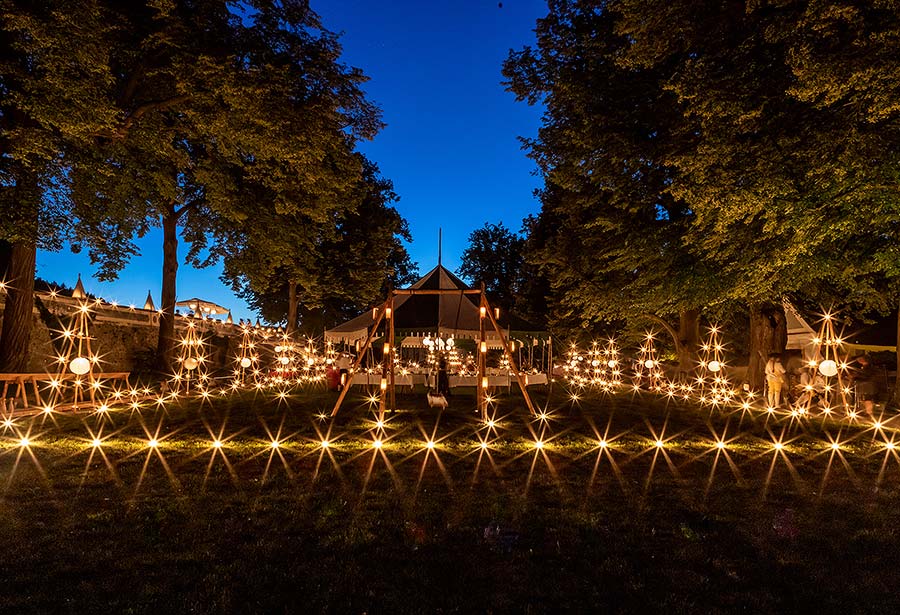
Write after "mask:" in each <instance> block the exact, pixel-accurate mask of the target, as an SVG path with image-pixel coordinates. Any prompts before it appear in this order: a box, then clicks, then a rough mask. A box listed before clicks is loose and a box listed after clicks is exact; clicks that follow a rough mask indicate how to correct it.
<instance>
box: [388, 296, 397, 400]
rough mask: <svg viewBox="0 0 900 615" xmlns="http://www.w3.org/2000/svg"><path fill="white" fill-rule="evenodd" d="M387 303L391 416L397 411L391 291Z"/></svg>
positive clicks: (392, 299) (394, 338) (392, 298)
mask: <svg viewBox="0 0 900 615" xmlns="http://www.w3.org/2000/svg"><path fill="white" fill-rule="evenodd" d="M388 303H390V306H391V307H390V310H391V315H390V317H389V319H390V321H391V322H390V326H389V329H390V338H391V352H390V353H389V354H388V361H390V368H391V381H390V384H389V385H388V386H390V387H391V414H394V412H396V411H397V397H396V394H395V391H394V356H393V355H394V353H395V350H394V347H395V344H394V342H395V341H396V337H395V334H394V320H395V319H394V292H393V291H391V298H390V300H389V302H388Z"/></svg>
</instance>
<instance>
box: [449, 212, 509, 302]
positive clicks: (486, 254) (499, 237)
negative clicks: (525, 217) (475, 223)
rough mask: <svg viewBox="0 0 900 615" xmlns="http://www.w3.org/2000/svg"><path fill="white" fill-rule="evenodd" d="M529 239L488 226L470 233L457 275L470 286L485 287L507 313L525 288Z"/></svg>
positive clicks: (489, 224) (496, 225)
mask: <svg viewBox="0 0 900 615" xmlns="http://www.w3.org/2000/svg"><path fill="white" fill-rule="evenodd" d="M524 245H525V240H524V239H523V238H522V237H520V236H519V235H517V234H516V233H513V232H512V231H511V230H509V229H508V228H506V227H505V226H503V223H502V222H501V223H499V224H491V223H489V222H488V223H485V225H484V226H483V227H481V228H479V229H475V230H474V231H472V232H471V233H469V244H468V246H466V249H465V250H464V251H463V253H462V258H461V264H460V266H459V269H457V271H456V273H457V275H459V276H460V277H461V278H463V279H464V280H467V281H468V282H469V283H470V284H473V285H475V286H478V285H480V284H484V287H485V290H487V292H488V293H489V294H490V296H491V300H492V301H494V302H496V303H497V305H499V306H500V307H501V308H503V309H504V310H509V309H511V308H512V307H513V306H514V305H515V303H516V297H517V296H518V295H519V292H520V290H521V289H522V286H523V282H524V280H523V273H524V272H523V266H524V264H525V261H524V258H523V248H524Z"/></svg>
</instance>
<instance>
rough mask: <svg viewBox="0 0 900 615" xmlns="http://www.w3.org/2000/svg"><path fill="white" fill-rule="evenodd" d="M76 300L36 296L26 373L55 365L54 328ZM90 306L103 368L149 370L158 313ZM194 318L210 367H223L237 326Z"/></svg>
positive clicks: (182, 324)
mask: <svg viewBox="0 0 900 615" xmlns="http://www.w3.org/2000/svg"><path fill="white" fill-rule="evenodd" d="M5 298H6V296H5V293H0V324H2V318H3V304H4V301H5ZM78 305H79V302H78V301H76V300H74V299H71V298H69V297H59V296H55V297H53V296H50V295H49V294H44V293H38V294H37V295H36V300H35V308H34V312H33V316H32V318H33V322H32V330H31V343H30V345H29V354H28V368H27V369H28V371H29V372H32V373H41V372H49V373H53V372H55V371H56V370H57V369H58V367H57V364H56V363H55V362H54V360H53V359H54V357H56V356H57V353H58V352H59V350H60V349H61V346H58V342H57V344H55V343H54V340H57V339H58V338H59V331H60V330H61V329H62V327H63V326H65V325H66V324H68V323H69V321H70V319H71V318H72V316H73V315H74V313H75V311H76V309H77V307H78ZM91 305H92V307H91V325H90V332H91V337H92V341H91V348H92V350H93V352H94V353H95V354H99V355H100V357H101V366H102V369H103V371H106V372H145V371H149V370H150V369H151V368H152V361H153V358H154V355H155V352H156V344H157V338H158V335H159V314H158V313H156V312H152V311H149V310H141V309H135V308H129V307H122V306H114V305H111V304H106V303H104V304H99V305H95V304H91ZM190 320H193V319H189V318H188V317H185V316H180V317H177V319H176V333H177V332H178V331H179V330H182V329H184V328H186V327H187V323H188V322H189V321H190ZM194 322H195V324H196V326H198V327H200V330H201V331H202V332H204V337H205V339H206V341H207V343H208V346H207V349H208V352H209V354H210V357H209V358H210V363H209V365H210V369H211V370H212V371H214V370H224V369H228V368H229V366H230V363H231V360H232V358H233V356H234V353H235V349H236V347H237V345H238V344H240V335H241V329H240V327H238V326H237V325H228V324H225V323H223V322H220V321H213V320H210V321H200V320H194ZM57 346H58V347H57Z"/></svg>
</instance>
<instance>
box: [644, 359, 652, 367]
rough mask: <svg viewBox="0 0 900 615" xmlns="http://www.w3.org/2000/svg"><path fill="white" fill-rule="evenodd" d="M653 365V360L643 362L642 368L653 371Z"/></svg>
mask: <svg viewBox="0 0 900 615" xmlns="http://www.w3.org/2000/svg"><path fill="white" fill-rule="evenodd" d="M653 365H654V363H653V359H647V360H646V361H644V367H646V368H647V369H653Z"/></svg>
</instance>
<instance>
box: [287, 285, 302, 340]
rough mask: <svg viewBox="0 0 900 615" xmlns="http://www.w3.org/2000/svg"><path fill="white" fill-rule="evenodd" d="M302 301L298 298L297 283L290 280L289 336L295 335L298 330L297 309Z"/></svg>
mask: <svg viewBox="0 0 900 615" xmlns="http://www.w3.org/2000/svg"><path fill="white" fill-rule="evenodd" d="M299 304H300V299H299V298H298V297H297V283H296V282H294V281H293V280H288V313H287V329H286V330H287V334H288V335H293V334H294V332H295V331H296V330H297V307H298V305H299Z"/></svg>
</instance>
